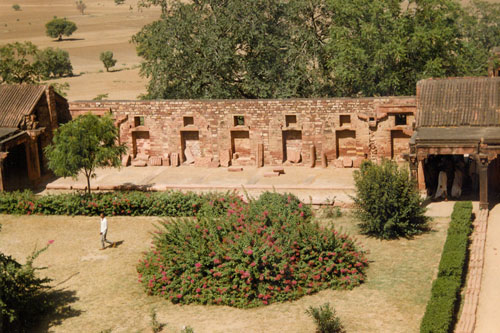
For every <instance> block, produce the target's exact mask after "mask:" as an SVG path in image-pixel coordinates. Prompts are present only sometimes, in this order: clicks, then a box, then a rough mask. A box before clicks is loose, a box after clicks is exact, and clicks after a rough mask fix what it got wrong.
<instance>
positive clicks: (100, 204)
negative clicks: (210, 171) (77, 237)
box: [0, 191, 241, 216]
mask: <svg viewBox="0 0 500 333" xmlns="http://www.w3.org/2000/svg"><path fill="white" fill-rule="evenodd" d="M219 199H221V200H222V201H221V202H226V203H227V202H231V201H234V200H241V199H240V198H239V197H238V196H236V195H235V194H232V193H226V194H221V193H217V194H214V193H208V194H196V193H192V192H189V193H182V192H180V191H167V192H112V193H92V194H91V195H88V194H80V193H71V194H57V195H47V196H35V195H33V193H31V192H29V191H25V192H12V193H9V192H3V193H0V213H4V214H26V215H30V214H44V215H90V216H95V215H99V214H100V213H101V212H102V213H104V214H106V215H108V216H113V215H116V216H118V215H126V216H139V215H143V216H194V215H196V214H197V213H198V211H199V210H200V208H202V210H204V211H209V212H210V210H209V209H208V208H207V206H209V203H210V202H216V203H218V202H220V201H218V200H219ZM222 206H223V205H222ZM210 213H213V211H212V212H210Z"/></svg>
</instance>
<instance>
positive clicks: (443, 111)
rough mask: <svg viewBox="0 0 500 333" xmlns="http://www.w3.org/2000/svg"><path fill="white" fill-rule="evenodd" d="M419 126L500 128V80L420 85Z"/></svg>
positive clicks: (440, 81)
mask: <svg viewBox="0 0 500 333" xmlns="http://www.w3.org/2000/svg"><path fill="white" fill-rule="evenodd" d="M416 120H417V122H416V127H417V129H418V128H422V127H461V126H472V127H473V126H481V127H496V126H500V77H464V78H445V79H427V80H422V81H419V82H418V83H417V116H416Z"/></svg>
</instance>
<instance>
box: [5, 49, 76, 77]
mask: <svg viewBox="0 0 500 333" xmlns="http://www.w3.org/2000/svg"><path fill="white" fill-rule="evenodd" d="M72 70H73V68H72V66H71V62H70V59H69V54H68V52H66V51H63V50H60V49H57V48H56V49H53V48H50V47H49V48H46V49H43V50H40V49H38V47H37V46H36V45H35V44H33V43H31V42H23V43H20V42H15V43H10V44H5V45H1V46H0V83H38V82H40V80H41V79H42V77H43V78H49V77H51V76H55V77H57V76H63V75H71V74H72Z"/></svg>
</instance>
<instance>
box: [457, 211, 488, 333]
mask: <svg viewBox="0 0 500 333" xmlns="http://www.w3.org/2000/svg"><path fill="white" fill-rule="evenodd" d="M475 213H476V219H475V221H474V222H473V225H474V231H473V233H472V242H471V245H470V255H469V268H468V272H467V283H466V289H465V299H464V305H463V308H462V313H461V315H460V320H459V321H458V323H457V325H456V327H455V332H456V333H469V332H470V333H472V332H474V327H475V324H476V319H477V317H476V313H477V312H476V311H477V309H478V303H479V302H480V297H481V299H482V298H485V297H488V296H487V295H485V294H484V288H483V289H481V283H482V280H483V279H484V277H483V266H484V263H485V255H484V252H485V251H484V249H485V243H486V232H487V229H488V210H487V209H483V210H480V211H477V210H475ZM489 264H490V263H488V265H489ZM477 315H478V316H479V313H477ZM478 326H479V325H478ZM477 332H494V330H484V331H481V330H479V329H478V330H477Z"/></svg>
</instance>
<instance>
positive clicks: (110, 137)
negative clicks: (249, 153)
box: [45, 114, 126, 193]
mask: <svg viewBox="0 0 500 333" xmlns="http://www.w3.org/2000/svg"><path fill="white" fill-rule="evenodd" d="M117 141H118V129H117V128H116V127H115V125H114V124H113V120H112V119H111V117H109V116H104V117H97V116H95V115H92V114H87V115H84V116H80V117H78V118H76V119H74V120H72V121H70V122H68V123H66V124H64V125H62V126H61V127H59V128H58V129H57V130H56V132H55V135H54V143H53V144H52V145H49V146H47V147H46V148H45V154H46V155H47V158H48V160H49V163H48V166H49V168H50V169H51V170H52V171H54V173H55V174H56V175H57V176H62V177H73V178H77V177H78V174H79V173H80V172H83V173H84V175H85V177H86V178H87V191H88V193H90V178H93V177H95V170H96V168H98V167H118V166H120V157H121V155H122V154H124V153H125V152H126V147H125V146H124V145H120V144H117Z"/></svg>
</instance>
